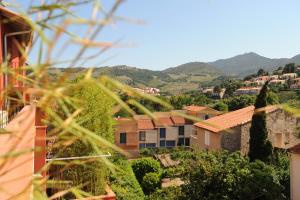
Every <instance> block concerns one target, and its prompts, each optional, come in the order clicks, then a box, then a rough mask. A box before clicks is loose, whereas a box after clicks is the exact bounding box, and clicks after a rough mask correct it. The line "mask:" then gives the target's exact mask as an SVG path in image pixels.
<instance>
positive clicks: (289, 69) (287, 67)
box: [282, 63, 296, 74]
mask: <svg viewBox="0 0 300 200" xmlns="http://www.w3.org/2000/svg"><path fill="white" fill-rule="evenodd" d="M295 72H296V66H295V63H288V64H286V65H285V66H284V68H283V70H282V73H283V74H286V73H295Z"/></svg>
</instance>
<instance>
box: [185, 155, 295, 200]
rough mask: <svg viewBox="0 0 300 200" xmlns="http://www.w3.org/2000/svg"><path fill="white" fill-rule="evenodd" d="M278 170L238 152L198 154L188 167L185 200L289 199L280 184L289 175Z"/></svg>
mask: <svg viewBox="0 0 300 200" xmlns="http://www.w3.org/2000/svg"><path fill="white" fill-rule="evenodd" d="M279 163H280V162H279ZM283 163H285V162H283ZM277 170H278V169H277V167H276V166H274V165H271V164H266V163H263V162H262V161H259V160H257V161H254V162H251V163H250V162H249V160H248V159H247V157H243V156H241V155H240V153H238V152H237V153H232V154H230V153H228V152H216V153H211V152H196V153H195V157H194V159H191V160H190V164H189V165H188V167H187V168H186V172H187V173H186V175H185V176H184V178H185V182H186V183H188V184H186V185H184V186H182V192H183V196H182V199H203V200H211V199H228V200H229V199H266V200H271V199H277V200H280V199H288V198H289V197H288V196H287V195H286V193H285V186H284V185H282V184H281V183H280V180H283V181H285V178H284V177H285V174H286V173H285V172H280V173H279V172H278V171H277ZM280 174H283V175H282V176H283V178H281V177H280V176H281V175H280Z"/></svg>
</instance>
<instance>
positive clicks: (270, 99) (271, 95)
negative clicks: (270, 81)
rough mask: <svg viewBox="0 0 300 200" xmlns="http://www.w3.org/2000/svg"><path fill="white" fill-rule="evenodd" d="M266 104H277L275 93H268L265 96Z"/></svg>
mask: <svg viewBox="0 0 300 200" xmlns="http://www.w3.org/2000/svg"><path fill="white" fill-rule="evenodd" d="M267 104H268V105H276V104H279V97H278V95H277V94H276V93H274V92H271V91H269V92H268V94H267Z"/></svg>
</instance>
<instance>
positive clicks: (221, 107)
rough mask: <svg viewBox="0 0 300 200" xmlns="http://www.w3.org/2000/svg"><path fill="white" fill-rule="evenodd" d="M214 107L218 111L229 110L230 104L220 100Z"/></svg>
mask: <svg viewBox="0 0 300 200" xmlns="http://www.w3.org/2000/svg"><path fill="white" fill-rule="evenodd" d="M213 109H216V110H218V111H223V112H227V111H228V105H227V104H225V103H223V102H218V103H216V104H215V105H214V106H213Z"/></svg>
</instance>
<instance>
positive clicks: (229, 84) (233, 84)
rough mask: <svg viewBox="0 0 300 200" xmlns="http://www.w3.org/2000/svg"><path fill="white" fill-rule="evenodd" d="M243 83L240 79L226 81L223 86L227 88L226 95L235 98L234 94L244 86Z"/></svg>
mask: <svg viewBox="0 0 300 200" xmlns="http://www.w3.org/2000/svg"><path fill="white" fill-rule="evenodd" d="M242 85H243V84H242V81H241V80H239V79H229V80H224V81H223V83H222V84H221V87H222V88H225V89H226V91H225V95H226V96H233V94H234V92H235V91H236V90H237V89H239V88H240V87H241V86H242Z"/></svg>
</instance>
